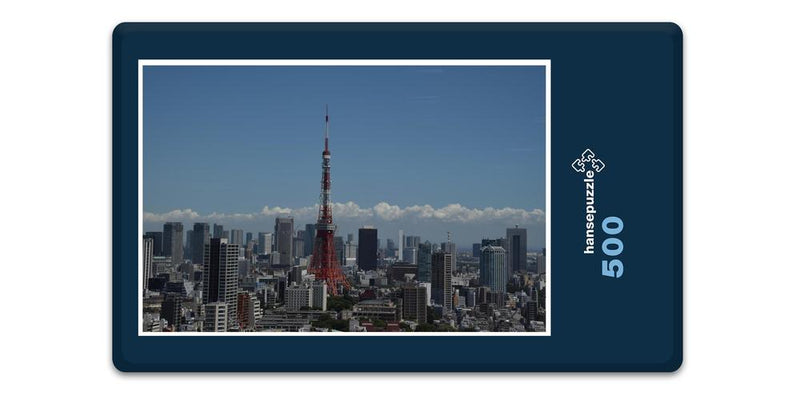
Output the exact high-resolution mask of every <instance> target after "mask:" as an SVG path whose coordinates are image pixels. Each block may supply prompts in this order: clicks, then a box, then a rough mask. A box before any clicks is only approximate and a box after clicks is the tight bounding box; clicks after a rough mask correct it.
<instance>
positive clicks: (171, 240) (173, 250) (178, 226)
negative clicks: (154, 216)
mask: <svg viewBox="0 0 800 400" xmlns="http://www.w3.org/2000/svg"><path fill="white" fill-rule="evenodd" d="M164 255H165V256H166V257H170V258H171V259H172V265H181V264H182V263H183V224H182V223H180V222H167V223H166V224H164Z"/></svg>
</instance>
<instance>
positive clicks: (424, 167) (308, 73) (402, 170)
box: [144, 66, 545, 247]
mask: <svg viewBox="0 0 800 400" xmlns="http://www.w3.org/2000/svg"><path fill="white" fill-rule="evenodd" d="M544 93H545V92H544V67H518V66H513V67H512V66H509V67H450V66H444V67H266V66H265V67H252V66H247V67H245V66H235V67H199V66H186V67H180V66H178V67H176V66H148V67H145V68H144V209H145V212H147V213H148V214H147V216H146V218H145V229H146V230H151V229H158V227H159V226H160V223H161V221H163V220H165V219H169V218H173V219H178V220H184V221H185V222H187V223H189V222H194V221H195V220H196V221H200V220H202V221H204V222H206V221H208V222H215V221H214V220H215V219H217V220H219V222H221V223H224V224H226V228H227V227H228V226H230V227H232V228H242V229H245V230H248V231H258V230H268V227H270V226H271V223H267V222H269V221H270V220H271V219H272V220H274V216H273V214H280V213H281V211H289V210H291V213H292V214H294V215H296V216H297V219H298V221H297V222H296V225H299V224H305V223H310V222H313V220H314V212H313V210H312V211H310V212H309V207H311V206H313V205H314V204H316V203H317V202H318V198H319V180H320V174H321V170H320V162H321V158H320V155H321V151H322V147H323V132H324V107H325V104H328V105H329V109H330V118H331V139H330V140H331V142H330V145H331V146H330V147H331V152H332V176H333V193H332V199H333V201H334V202H336V203H345V204H349V208H348V207H346V206H344V205H342V207H340V211H341V212H340V214H341V216H340V217H341V218H339V219H338V220H337V223H339V225H340V227H341V228H342V229H345V228H346V229H348V230H349V229H355V228H357V225H356V224H365V223H366V224H371V225H378V228H379V232H380V229H381V227H382V226H381V225H385V230H391V229H395V228H397V227H398V226H399V227H401V228H402V229H405V230H406V231H407V232H411V233H415V232H414V231H415V229H416V230H419V231H425V232H418V233H417V234H421V235H422V236H431V238H430V239H431V240H432V241H441V240H440V236H441V232H438V231H437V232H433V231H431V232H428V231H430V230H431V229H434V228H435V227H436V226H437V225H440V224H437V222H438V223H446V224H450V225H452V226H448V227H447V229H450V230H452V231H454V235H455V237H456V238H459V237H460V238H461V241H463V242H464V243H463V245H464V246H466V245H467V243H466V242H468V241H471V240H474V239H472V237H474V236H476V235H477V234H478V233H479V232H481V228H485V230H487V231H489V232H486V233H485V234H483V235H480V236H493V237H494V236H501V235H502V234H504V233H505V229H504V228H501V227H503V226H505V225H509V224H510V223H512V222H513V220H514V219H520V221H519V222H518V223H520V225H521V226H526V224H527V225H530V227H528V229H529V234H528V236H529V238H531V239H529V244H530V245H533V246H535V247H541V246H542V245H543V232H544V228H543V226H544V224H543V222H542V221H543V217H541V218H539V217H537V216H538V214H536V210H544V207H545V193H544V187H545V168H544V167H545V164H544V156H545V148H544V145H545V142H544V128H545V125H544V124H545V120H544V113H545V107H544V101H545V98H544ZM383 203H386V205H387V206H388V207H385V206H379V204H383ZM456 204H457V205H459V207H452V206H450V205H456ZM426 205H428V206H429V208H424V206H426ZM265 206H267V209H266V210H265ZM449 206H450V207H449ZM276 208H277V209H276ZM304 208H305V210H306V211H301V209H304ZM487 208H489V209H490V210H489V211H487ZM500 209H506V212H496V211H497V210H500ZM177 210H180V212H177ZM365 210H366V211H365ZM395 210H400V211H399V213H398V212H394V211H395ZM473 211H479V213H478V214H475V212H473ZM522 211H525V212H528V214H524V213H523V214H520V212H522ZM170 213H171V214H170ZM370 213H371V214H370ZM531 213H533V214H531ZM233 214H238V216H234V215H233ZM495 214H496V215H495ZM334 218H335V219H337V215H334ZM265 223H266V226H264V224H265ZM349 225H353V227H350V226H349ZM405 225H409V226H405ZM429 225H430V226H429ZM467 225H469V226H467ZM481 225H482V226H481ZM262 226H264V227H262ZM403 226H404V227H403ZM510 226H513V225H510ZM354 227H355V228H354ZM342 229H340V231H341V230H342ZM532 230H536V231H539V230H541V235H539V234H538V233H537V232H532ZM500 231H502V232H500ZM462 232H463V234H461V233H462ZM346 233H347V232H343V234H346ZM380 236H381V237H394V236H396V233H394V234H392V233H390V232H387V233H386V234H381V235H380ZM478 239H479V237H478ZM539 241H541V242H542V244H539V243H538V242H539ZM457 242H459V241H457ZM459 245H462V243H459Z"/></svg>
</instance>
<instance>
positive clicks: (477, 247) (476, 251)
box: [472, 243, 481, 258]
mask: <svg viewBox="0 0 800 400" xmlns="http://www.w3.org/2000/svg"><path fill="white" fill-rule="evenodd" d="M472 256H473V257H475V258H480V257H481V244H480V243H473V244H472Z"/></svg>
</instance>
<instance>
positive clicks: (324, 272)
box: [308, 105, 350, 295]
mask: <svg viewBox="0 0 800 400" xmlns="http://www.w3.org/2000/svg"><path fill="white" fill-rule="evenodd" d="M329 129H330V122H329V120H328V106H327V105H326V106H325V150H324V151H323V152H322V188H321V190H320V195H319V215H318V217H317V237H316V239H315V240H314V253H313V254H312V255H311V262H310V264H309V266H308V273H310V274H314V278H315V279H316V280H320V281H325V282H327V284H328V292H329V293H330V294H331V295H337V294H339V293H340V291H341V290H343V289H350V283H349V282H348V281H347V278H345V276H344V274H343V273H342V269H341V267H340V266H339V259H338V258H336V248H335V247H334V245H333V234H334V233H335V232H336V225H334V224H333V212H332V210H331V152H330V150H328V131H329Z"/></svg>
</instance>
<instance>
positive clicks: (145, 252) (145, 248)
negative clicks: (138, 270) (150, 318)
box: [142, 236, 153, 294]
mask: <svg viewBox="0 0 800 400" xmlns="http://www.w3.org/2000/svg"><path fill="white" fill-rule="evenodd" d="M142 262H143V265H142V267H143V269H144V270H143V271H142V280H143V282H142V294H144V293H147V289H148V287H147V283H148V280H149V279H150V278H152V277H153V238H151V237H147V236H145V237H144V238H142Z"/></svg>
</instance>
